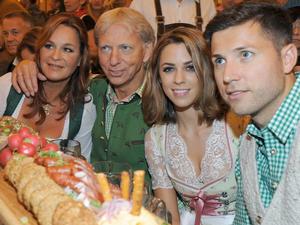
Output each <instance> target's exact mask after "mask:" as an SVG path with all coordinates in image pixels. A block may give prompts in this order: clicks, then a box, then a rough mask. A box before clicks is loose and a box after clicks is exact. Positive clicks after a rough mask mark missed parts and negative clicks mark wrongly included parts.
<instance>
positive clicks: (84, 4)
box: [0, 0, 300, 76]
mask: <svg viewBox="0 0 300 225" xmlns="http://www.w3.org/2000/svg"><path fill="white" fill-rule="evenodd" d="M242 1H243V0H200V4H201V13H200V16H201V17H202V22H201V25H202V31H203V30H204V29H205V26H206V24H207V23H208V22H209V21H210V19H212V18H213V16H214V15H215V14H216V13H217V12H219V11H222V10H223V9H225V8H228V7H231V6H233V5H234V4H238V3H240V2H242ZM274 1H277V3H279V4H281V5H282V6H283V7H284V8H287V9H288V10H290V12H291V15H292V18H293V21H294V25H295V27H294V33H295V42H296V43H298V42H299V37H298V36H299V29H300V28H299V26H300V22H299V21H300V20H298V16H299V14H300V13H299V9H300V6H299V5H300V0H274ZM154 2H155V1H154V0H153V1H152V0H46V1H45V0H44V1H41V0H19V1H16V0H0V19H1V23H0V76H1V75H3V74H5V73H7V72H11V71H12V70H13V68H14V67H15V65H16V64H17V63H18V61H20V60H23V59H26V57H25V58H22V54H21V50H22V51H27V52H29V53H31V56H32V55H33V56H34V49H33V47H34V46H33V45H32V43H34V40H33V39H32V38H31V39H30V41H29V42H30V45H31V47H30V48H29V47H27V44H26V43H25V44H22V46H23V49H20V50H19V52H18V51H17V50H18V46H20V45H21V42H22V40H23V38H24V36H25V34H26V33H27V32H28V31H30V30H31V29H32V28H36V27H41V26H43V24H44V23H45V22H46V20H47V19H48V18H49V17H51V16H53V15H55V14H58V13H60V12H69V13H73V14H75V15H76V16H78V17H80V18H81V19H82V20H83V22H84V24H85V25H86V28H87V31H88V39H89V40H88V41H89V51H90V56H91V73H92V74H99V73H101V68H100V66H99V64H98V59H97V47H96V45H95V40H94V26H95V24H96V21H97V19H98V18H99V16H100V15H101V14H102V13H104V12H105V11H107V10H110V9H113V8H116V7H131V8H133V9H135V10H137V11H139V12H141V13H142V14H143V15H144V16H145V17H146V19H147V20H148V21H149V22H150V24H151V25H152V26H153V28H154V30H155V31H157V24H156V23H157V16H158V15H157V11H156V15H155V7H156V5H155V3H154ZM156 2H161V5H162V6H161V7H162V10H161V11H162V12H163V14H164V15H163V17H164V22H165V23H166V24H168V23H187V24H190V23H194V22H193V21H194V20H195V19H194V18H195V16H196V11H195V10H192V8H191V7H195V6H194V5H195V4H194V1H193V0H160V1H156ZM195 2H199V1H195ZM181 6H182V7H181ZM164 7H165V8H167V9H168V10H167V12H166V9H164ZM173 7H174V8H173ZM180 8H181V9H180ZM151 10H152V11H151ZM179 10H181V11H179ZM191 10H192V12H190V11H191ZM194 11H195V13H194ZM22 12H23V13H22ZM186 12H188V13H186ZM169 14H170V15H169ZM197 16H198V15H197ZM14 26H15V27H14ZM28 35H29V36H30V35H31V34H28ZM27 39H28V38H26V40H27ZM298 45H299V44H298ZM24 46H25V47H24ZM29 59H30V56H29Z"/></svg>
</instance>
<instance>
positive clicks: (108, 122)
mask: <svg viewBox="0 0 300 225" xmlns="http://www.w3.org/2000/svg"><path fill="white" fill-rule="evenodd" d="M144 86H145V80H144V82H143V84H142V86H141V87H139V88H138V89H137V90H136V91H135V92H134V93H133V94H132V95H130V96H128V97H127V98H125V99H123V100H118V97H117V95H116V93H115V91H114V89H113V88H112V87H111V86H110V85H108V88H107V91H106V99H107V107H106V111H105V133H106V136H107V138H109V134H110V129H111V126H112V123H113V120H114V115H115V112H116V110H117V107H118V105H121V104H125V103H128V102H130V101H131V100H132V99H133V98H134V97H135V96H136V95H138V96H139V97H140V98H142V93H143V90H144Z"/></svg>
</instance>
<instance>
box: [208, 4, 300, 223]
mask: <svg viewBox="0 0 300 225" xmlns="http://www.w3.org/2000/svg"><path fill="white" fill-rule="evenodd" d="M205 37H206V39H207V40H208V42H209V44H210V46H211V51H212V61H213V64H214V70H215V79H216V82H217V85H218V88H219V90H220V92H221V94H222V97H223V98H224V99H225V100H226V102H227V103H228V104H229V105H230V106H231V107H232V109H233V110H234V111H235V112H236V113H237V114H239V115H250V116H251V117H252V122H251V123H250V124H249V125H248V127H247V133H246V134H245V135H243V137H242V138H241V146H240V153H239V159H238V160H237V163H236V179H237V185H238V190H237V203H236V217H235V220H234V224H235V225H245V224H246V225H247V224H253V225H254V224H255V225H256V224H264V225H296V224H300V222H299V218H300V187H299V185H300V144H299V143H300V123H299V120H300V79H299V78H298V75H295V74H294V73H293V67H294V66H295V64H296V60H297V49H296V46H295V45H294V44H293V43H292V24H291V22H290V20H289V17H288V14H287V12H285V10H284V9H283V8H281V7H280V6H278V5H275V4H273V3H270V1H245V2H244V3H242V4H241V5H237V6H234V7H232V8H230V9H226V10H225V11H223V12H221V13H220V14H218V15H217V16H216V17H214V19H213V20H212V21H211V22H210V23H209V24H208V25H207V28H206V31H205ZM298 142H299V143H298Z"/></svg>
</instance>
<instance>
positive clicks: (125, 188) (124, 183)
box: [121, 171, 130, 200]
mask: <svg viewBox="0 0 300 225" xmlns="http://www.w3.org/2000/svg"><path fill="white" fill-rule="evenodd" d="M121 191H122V198H123V199H125V200H129V193H130V178H129V173H128V172H127V171H123V172H122V173H121Z"/></svg>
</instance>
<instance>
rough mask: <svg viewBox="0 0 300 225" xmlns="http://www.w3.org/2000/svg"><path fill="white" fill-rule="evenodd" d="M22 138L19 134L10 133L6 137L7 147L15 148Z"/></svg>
mask: <svg viewBox="0 0 300 225" xmlns="http://www.w3.org/2000/svg"><path fill="white" fill-rule="evenodd" d="M22 140H23V138H22V137H21V135H20V134H11V135H9V137H8V140H7V141H8V147H9V148H10V149H11V150H15V149H17V148H18V147H19V146H20V144H21V143H22Z"/></svg>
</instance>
